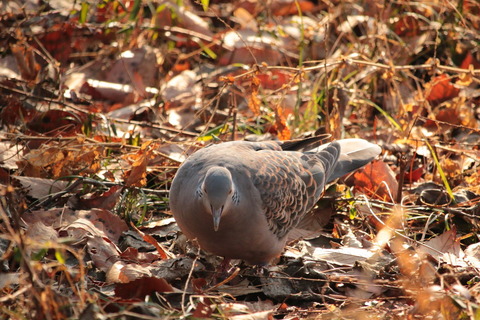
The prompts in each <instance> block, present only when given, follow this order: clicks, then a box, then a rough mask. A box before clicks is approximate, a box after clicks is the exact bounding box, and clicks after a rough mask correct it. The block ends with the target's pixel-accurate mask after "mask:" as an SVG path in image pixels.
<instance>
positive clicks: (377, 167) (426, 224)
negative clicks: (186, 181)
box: [0, 0, 480, 320]
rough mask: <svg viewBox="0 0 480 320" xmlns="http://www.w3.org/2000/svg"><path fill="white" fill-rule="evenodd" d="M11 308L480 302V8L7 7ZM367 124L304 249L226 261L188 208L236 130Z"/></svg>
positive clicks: (5, 288) (334, 132) (306, 314)
mask: <svg viewBox="0 0 480 320" xmlns="http://www.w3.org/2000/svg"><path fill="white" fill-rule="evenodd" d="M0 9H1V10H0V11H1V12H2V13H1V14H0V24H1V26H2V28H0V30H1V31H0V34H1V35H2V36H1V37H0V38H1V40H0V44H1V47H2V48H3V49H4V54H3V55H2V57H0V92H1V95H0V101H1V103H0V125H1V127H0V130H1V131H0V140H1V141H0V228H1V229H0V230H1V233H0V256H1V257H2V259H1V268H2V269H1V272H0V290H1V291H0V292H1V294H0V302H1V304H0V317H1V318H2V319H7V318H12V319H68V318H72V319H77V318H78V319H97V318H98V319H100V318H103V319H106V318H112V319H138V318H142V319H158V318H164V319H177V318H186V319H194V318H217V319H237V320H238V319H414V318H426V319H460V318H462V319H467V318H469V319H475V318H478V315H479V313H480V311H479V306H478V305H479V299H480V298H479V297H480V294H479V293H480V290H479V279H480V274H479V270H480V255H479V243H480V241H479V240H480V239H479V238H478V231H479V218H478V217H479V214H480V166H479V162H480V161H479V159H480V154H479V152H480V151H479V146H480V127H479V122H480V86H479V84H480V81H479V76H480V70H479V66H480V62H479V61H480V52H479V51H478V48H477V47H478V46H476V45H475V44H476V43H478V41H479V40H480V36H479V34H478V30H479V29H480V20H479V17H480V5H479V4H478V3H477V2H475V1H472V0H466V1H463V2H460V3H458V4H456V3H452V2H447V1H437V2H432V3H428V4H426V3H425V4H422V5H420V4H419V3H416V2H408V1H407V2H403V3H379V2H376V1H370V0H365V1H361V3H358V2H355V3H354V2H351V1H347V2H334V3H331V4H327V3H317V2H315V1H307V0H305V1H277V2H272V3H269V4H268V5H267V3H264V2H255V1H233V2H224V1H209V2H208V1H199V3H197V2H190V1H183V2H181V3H174V2H172V1H152V2H148V3H144V2H141V1H107V2H104V3H102V4H93V3H89V2H86V1H84V2H75V3H74V4H72V3H70V2H62V1H51V2H49V3H47V4H43V3H42V4H38V3H34V2H33V1H27V2H25V3H23V4H20V2H19V1H10V2H3V3H2V4H0ZM324 133H327V134H329V135H330V136H331V137H332V138H333V139H339V138H342V137H360V138H364V139H368V140H370V141H373V142H376V143H378V144H380V145H381V146H382V147H383V150H384V152H383V153H382V157H381V158H379V159H378V160H377V161H375V162H374V163H372V164H370V165H368V166H366V167H365V168H363V169H362V170H359V171H357V172H356V173H354V174H352V175H351V176H350V177H344V178H342V179H340V180H339V181H338V182H337V183H336V184H333V185H331V186H329V187H328V188H326V190H325V193H324V197H323V198H322V199H321V200H320V201H319V203H318V204H317V207H316V208H314V210H312V212H311V213H310V214H309V215H307V217H306V219H305V221H304V222H303V223H301V224H300V225H299V226H298V230H296V232H295V233H294V235H295V237H292V239H291V242H289V245H288V246H287V248H286V250H285V252H284V254H283V255H282V256H281V257H279V258H278V259H277V260H276V261H273V262H272V264H271V265H269V266H266V267H264V268H259V267H255V266H248V265H246V264H244V263H243V262H241V261H233V262H230V263H227V262H225V261H224V262H222V261H221V259H220V258H219V257H215V256H212V255H211V254H208V253H206V252H203V251H202V250H200V249H199V248H198V247H197V246H196V245H195V243H191V242H189V241H187V240H186V238H185V237H184V236H183V235H182V234H181V233H180V231H179V229H178V227H177V226H176V224H175V222H174V220H173V218H172V216H171V214H170V212H169V209H168V190H169V187H170V183H171V180H172V178H173V176H174V174H175V171H176V169H177V168H178V166H179V164H180V163H181V162H182V161H183V160H184V159H185V158H186V157H187V156H188V155H189V154H191V153H192V152H193V151H195V150H198V149H199V148H202V147H205V146H206V145H208V144H210V143H217V142H218V141H229V140H240V139H247V140H255V141H261V140H267V139H290V138H295V137H305V136H309V135H314V134H316V135H318V134H324Z"/></svg>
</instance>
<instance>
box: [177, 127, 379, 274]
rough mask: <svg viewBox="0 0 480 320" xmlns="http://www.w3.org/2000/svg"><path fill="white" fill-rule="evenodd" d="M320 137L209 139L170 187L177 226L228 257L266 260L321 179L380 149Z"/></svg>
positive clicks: (311, 201) (317, 192) (307, 206)
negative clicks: (212, 142)
mask: <svg viewBox="0 0 480 320" xmlns="http://www.w3.org/2000/svg"><path fill="white" fill-rule="evenodd" d="M320 140H321V138H319V137H313V138H307V139H303V140H290V141H283V142H282V141H267V142H247V141H233V142H224V143H220V144H217V145H211V146H208V147H205V148H203V149H200V150H199V151H197V152H195V153H194V154H193V155H191V156H190V157H189V158H188V159H187V160H186V161H185V162H184V163H183V164H182V165H181V167H180V168H179V169H178V172H177V174H176V176H175V178H174V179H173V182H172V186H171V189H170V208H171V210H172V212H173V216H174V217H175V220H176V221H177V223H178V225H179V227H180V229H181V230H182V232H183V233H184V234H185V235H186V236H187V238H189V239H192V240H193V239H196V241H198V244H199V245H200V247H201V248H202V249H204V250H207V251H209V252H211V253H214V254H216V255H219V256H223V257H225V258H227V259H242V260H245V261H246V262H247V263H250V264H255V265H262V264H263V265H264V264H267V263H269V262H270V261H271V260H272V259H273V258H275V257H277V256H279V255H280V254H281V253H282V251H283V249H284V247H285V243H286V240H287V236H288V234H289V232H290V231H291V230H292V229H293V228H294V227H295V226H296V225H297V224H298V223H299V222H300V221H301V219H302V217H303V216H304V215H305V214H306V213H307V212H308V211H309V210H311V209H312V208H313V206H314V205H315V203H316V202H317V201H318V200H319V198H320V197H321V195H322V192H323V190H324V187H325V184H327V183H328V182H331V181H332V180H334V179H336V178H338V177H341V176H343V175H345V174H347V173H349V172H352V171H354V170H355V169H358V168H360V167H362V166H364V165H365V164H367V163H369V162H370V161H371V160H373V158H375V157H376V156H377V155H378V154H379V153H380V152H381V148H380V147H379V146H377V145H375V144H372V143H369V142H367V141H365V140H362V139H344V140H338V141H335V142H331V143H329V144H325V145H321V146H317V145H318V144H320Z"/></svg>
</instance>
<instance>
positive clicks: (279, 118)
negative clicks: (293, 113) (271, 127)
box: [275, 106, 292, 140]
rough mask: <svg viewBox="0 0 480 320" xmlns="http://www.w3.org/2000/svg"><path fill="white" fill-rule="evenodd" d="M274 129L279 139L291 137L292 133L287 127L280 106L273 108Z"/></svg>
mask: <svg viewBox="0 0 480 320" xmlns="http://www.w3.org/2000/svg"><path fill="white" fill-rule="evenodd" d="M275 130H276V131H277V136H278V138H279V139H280V140H288V139H290V138H291V137H292V133H291V132H290V129H289V128H288V127H287V120H286V117H285V115H284V112H283V108H282V107H280V106H278V107H277V108H276V109H275Z"/></svg>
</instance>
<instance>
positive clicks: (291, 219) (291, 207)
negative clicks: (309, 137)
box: [251, 143, 340, 239]
mask: <svg viewBox="0 0 480 320" xmlns="http://www.w3.org/2000/svg"><path fill="white" fill-rule="evenodd" d="M339 154H340V146H339V144H338V143H331V144H330V145H329V146H328V147H327V148H325V149H323V150H322V151H320V152H318V153H301V152H295V151H291V152H288V151H271V150H262V151H260V152H258V153H257V154H256V157H258V159H259V161H258V167H257V168H255V169H254V168H251V170H253V171H254V172H252V177H253V184H254V185H255V187H256V188H257V190H258V191H259V193H260V197H261V201H262V205H261V207H262V208H263V211H264V213H265V216H266V218H267V221H268V224H269V227H270V230H271V231H272V232H273V233H274V234H276V235H277V236H278V238H280V239H281V238H283V237H285V236H286V235H287V234H288V232H289V231H290V230H291V229H292V228H293V227H295V226H296V225H297V224H298V222H299V221H300V220H301V219H302V217H303V216H304V214H305V213H306V212H307V211H308V210H310V209H311V208H312V207H313V206H314V205H315V203H316V202H317V200H318V199H319V198H320V196H321V194H322V191H323V188H324V186H325V182H326V180H327V179H328V177H329V176H330V175H331V174H332V172H333V170H334V168H335V165H336V162H337V159H338V157H339Z"/></svg>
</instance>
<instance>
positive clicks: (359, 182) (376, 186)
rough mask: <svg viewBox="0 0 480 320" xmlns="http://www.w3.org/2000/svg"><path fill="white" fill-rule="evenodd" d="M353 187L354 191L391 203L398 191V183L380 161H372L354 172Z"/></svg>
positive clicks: (387, 167) (391, 172) (386, 166)
mask: <svg viewBox="0 0 480 320" xmlns="http://www.w3.org/2000/svg"><path fill="white" fill-rule="evenodd" d="M350 181H351V180H349V182H350ZM353 185H354V186H355V190H357V191H359V192H362V193H365V194H367V195H370V196H375V197H376V198H377V199H381V200H385V201H393V200H394V199H392V197H395V196H396V195H397V191H398V182H397V179H395V175H394V174H393V171H392V169H390V167H389V166H388V165H387V164H386V163H385V162H383V161H381V160H377V161H373V162H371V163H369V164H367V165H366V166H365V167H363V168H362V169H360V170H358V171H357V172H355V173H354V175H353ZM390 195H391V196H392V197H391V196H390Z"/></svg>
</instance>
